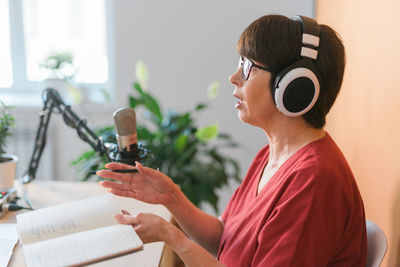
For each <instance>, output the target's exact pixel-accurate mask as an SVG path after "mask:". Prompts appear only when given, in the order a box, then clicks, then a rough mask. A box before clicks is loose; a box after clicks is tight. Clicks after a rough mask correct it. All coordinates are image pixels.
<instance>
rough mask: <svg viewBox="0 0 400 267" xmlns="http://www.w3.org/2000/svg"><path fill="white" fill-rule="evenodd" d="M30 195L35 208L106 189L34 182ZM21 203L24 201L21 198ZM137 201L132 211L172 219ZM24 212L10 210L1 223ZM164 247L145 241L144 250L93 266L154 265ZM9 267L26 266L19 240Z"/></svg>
mask: <svg viewBox="0 0 400 267" xmlns="http://www.w3.org/2000/svg"><path fill="white" fill-rule="evenodd" d="M18 190H19V194H18V196H22V194H21V192H22V188H19V189H18ZM25 190H26V194H27V195H28V197H29V200H30V201H31V202H32V205H33V207H34V208H35V209H39V208H44V207H49V206H52V205H56V204H61V203H66V202H70V201H74V200H79V199H83V198H87V197H91V196H95V195H99V194H104V193H105V192H106V191H105V189H104V188H102V187H101V186H99V185H98V184H97V183H91V182H65V181H34V182H32V183H30V184H27V185H25ZM20 201H21V203H22V202H23V201H22V200H20ZM135 203H136V204H134V205H135V207H134V209H135V210H132V212H134V213H138V212H148V213H154V214H157V215H160V216H161V217H163V218H164V219H166V220H169V219H170V214H169V212H168V211H167V210H166V209H165V208H164V207H162V206H159V205H149V204H146V203H142V202H139V201H137V202H135ZM22 212H24V211H18V212H9V213H8V214H6V215H5V216H4V217H3V218H1V219H0V223H15V222H16V215H17V214H19V213H22ZM162 250H163V243H161V242H156V243H151V244H145V245H144V249H143V250H141V251H139V252H135V253H132V254H128V255H124V256H120V257H117V258H113V259H109V260H106V261H102V262H98V263H95V264H92V265H90V266H92V267H100V266H104V267H105V266H143V267H147V266H148V267H154V266H158V265H159V261H160V257H161V254H162ZM8 266H9V267H20V266H21V267H22V266H25V262H24V257H23V254H22V247H21V245H20V244H19V243H18V244H17V246H16V247H15V250H14V254H13V256H12V258H11V260H10V263H9V265H8Z"/></svg>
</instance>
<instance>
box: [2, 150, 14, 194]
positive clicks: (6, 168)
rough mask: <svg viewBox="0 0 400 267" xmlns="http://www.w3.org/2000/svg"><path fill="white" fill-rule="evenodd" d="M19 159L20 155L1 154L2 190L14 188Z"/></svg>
mask: <svg viewBox="0 0 400 267" xmlns="http://www.w3.org/2000/svg"><path fill="white" fill-rule="evenodd" d="M17 161H18V157H17V156H15V155H12V154H2V155H1V156H0V191H7V190H9V189H11V188H14V181H15V171H16V169H17Z"/></svg>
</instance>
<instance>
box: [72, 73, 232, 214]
mask: <svg viewBox="0 0 400 267" xmlns="http://www.w3.org/2000/svg"><path fill="white" fill-rule="evenodd" d="M139 66H140V65H139ZM142 67H143V66H142ZM137 68H138V67H137ZM142 72H143V71H142ZM138 73H139V75H138ZM145 73H146V72H145ZM136 76H137V77H139V79H138V80H139V81H141V82H134V83H133V90H134V92H133V94H132V95H130V96H129V106H130V107H131V108H135V109H136V110H137V109H138V108H142V109H143V110H144V113H143V114H144V117H145V119H146V121H145V122H146V124H138V126H137V134H138V140H139V143H141V144H142V145H143V146H145V147H146V148H147V149H149V150H150V151H151V156H149V157H147V158H146V159H145V160H144V164H145V165H146V166H149V167H152V168H159V169H160V170H161V171H162V172H164V173H165V174H167V175H168V176H170V177H171V178H172V179H173V180H174V182H175V183H176V184H178V185H179V186H180V187H181V189H182V191H183V192H184V194H185V195H186V196H187V197H188V198H189V199H190V200H191V201H192V202H193V203H194V204H195V205H197V206H199V205H200V204H201V203H202V202H206V203H209V204H211V205H212V207H213V208H214V210H215V211H216V212H217V211H218V208H217V202H218V196H217V194H216V190H217V189H218V188H220V187H222V186H223V185H224V184H226V183H227V182H228V179H230V178H234V179H236V180H240V178H239V174H240V169H239V164H238V163H237V162H236V161H235V160H234V159H233V158H231V157H228V156H226V155H223V154H221V152H220V149H221V148H223V147H225V148H226V147H227V148H232V147H236V143H235V142H234V141H233V140H232V138H231V137H230V136H229V135H228V134H224V133H221V132H219V131H218V125H217V124H214V125H210V126H207V127H203V128H199V127H198V126H197V125H196V121H195V115H196V114H197V113H198V112H200V111H202V110H204V109H206V108H207V104H204V103H199V104H197V105H195V107H194V108H193V109H192V110H189V111H186V112H173V111H166V112H163V110H162V109H161V106H160V104H159V102H158V100H157V99H156V98H155V97H154V96H153V95H151V94H150V93H149V92H148V91H146V90H144V88H143V85H145V84H146V83H143V80H146V79H147V76H148V75H145V74H144V75H143V73H142V75H140V71H138V70H137V75H136ZM140 77H142V78H143V77H145V78H144V79H140ZM216 87H217V86H216V84H214V86H212V87H211V90H209V92H211V93H210V94H214V95H215V91H216ZM138 121H141V120H138ZM97 134H98V135H100V136H102V138H103V140H105V142H111V143H116V140H115V132H114V127H113V126H109V127H105V128H102V129H99V130H97ZM105 163H107V160H106V159H105V158H100V157H99V156H97V155H96V154H95V152H94V151H93V150H91V151H87V152H86V153H84V154H83V155H81V156H80V157H79V158H78V159H77V160H75V161H74V162H73V163H72V164H73V165H75V166H77V168H78V170H79V171H81V172H84V177H83V180H88V179H89V178H90V176H91V171H93V170H96V169H98V168H101V167H102V166H103V165H104V164H105Z"/></svg>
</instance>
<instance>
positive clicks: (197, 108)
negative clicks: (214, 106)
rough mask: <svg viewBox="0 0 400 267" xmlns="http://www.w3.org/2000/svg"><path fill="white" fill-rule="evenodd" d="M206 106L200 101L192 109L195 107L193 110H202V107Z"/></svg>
mask: <svg viewBox="0 0 400 267" xmlns="http://www.w3.org/2000/svg"><path fill="white" fill-rule="evenodd" d="M206 107H207V105H206V104H203V103H200V104H197V105H196V107H195V108H194V109H195V110H202V109H204V108H206Z"/></svg>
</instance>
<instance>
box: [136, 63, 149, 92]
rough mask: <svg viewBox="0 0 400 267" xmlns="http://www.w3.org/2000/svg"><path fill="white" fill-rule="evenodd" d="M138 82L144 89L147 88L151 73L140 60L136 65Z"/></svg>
mask: <svg viewBox="0 0 400 267" xmlns="http://www.w3.org/2000/svg"><path fill="white" fill-rule="evenodd" d="M135 76H136V80H137V81H138V82H139V83H140V85H141V86H142V87H143V88H147V84H148V81H149V76H150V75H149V71H148V69H147V67H146V65H145V64H144V62H143V61H142V60H139V61H138V62H137V63H136V69H135Z"/></svg>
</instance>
